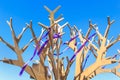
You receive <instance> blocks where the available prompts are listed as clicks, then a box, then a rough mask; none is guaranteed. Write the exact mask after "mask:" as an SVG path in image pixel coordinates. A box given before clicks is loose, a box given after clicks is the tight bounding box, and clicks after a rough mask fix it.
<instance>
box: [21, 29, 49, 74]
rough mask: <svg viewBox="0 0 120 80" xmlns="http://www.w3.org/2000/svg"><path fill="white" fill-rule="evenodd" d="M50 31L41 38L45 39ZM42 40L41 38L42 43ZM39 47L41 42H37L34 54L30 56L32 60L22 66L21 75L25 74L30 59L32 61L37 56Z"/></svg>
mask: <svg viewBox="0 0 120 80" xmlns="http://www.w3.org/2000/svg"><path fill="white" fill-rule="evenodd" d="M49 32H50V30H49V31H48V32H47V33H46V34H45V35H44V36H42V38H41V39H40V40H42V39H44V38H45V37H46V36H47V35H48V34H49ZM40 40H39V43H40ZM38 47H39V44H37V46H36V48H35V50H34V53H33V56H32V57H31V58H30V60H28V61H27V62H26V63H25V64H24V65H23V67H22V69H21V71H20V73H19V76H21V75H22V74H23V72H24V70H25V68H26V67H27V65H28V63H29V62H30V61H32V60H33V58H34V57H35V55H36V52H37V49H38Z"/></svg>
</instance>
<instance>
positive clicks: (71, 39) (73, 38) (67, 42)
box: [63, 35, 79, 44]
mask: <svg viewBox="0 0 120 80" xmlns="http://www.w3.org/2000/svg"><path fill="white" fill-rule="evenodd" d="M78 36H79V35H76V36H74V37H73V38H71V39H70V40H69V41H68V42H67V43H70V42H71V41H73V40H74V39H76V38H77V37H78ZM67 43H66V42H65V43H63V44H67Z"/></svg>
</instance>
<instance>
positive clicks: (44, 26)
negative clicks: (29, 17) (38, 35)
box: [38, 22, 48, 30]
mask: <svg viewBox="0 0 120 80" xmlns="http://www.w3.org/2000/svg"><path fill="white" fill-rule="evenodd" d="M38 25H40V26H42V27H43V28H44V29H46V30H48V27H47V26H46V25H44V24H42V23H40V22H38Z"/></svg>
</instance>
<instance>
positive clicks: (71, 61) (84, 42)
mask: <svg viewBox="0 0 120 80" xmlns="http://www.w3.org/2000/svg"><path fill="white" fill-rule="evenodd" d="M95 34H96V33H94V34H93V35H91V36H90V37H89V38H88V39H87V40H86V41H85V42H84V44H83V45H82V46H81V47H80V48H79V49H78V50H77V52H75V53H74V55H73V56H72V58H71V59H70V62H72V60H73V59H74V58H75V57H76V55H77V54H78V53H79V52H80V51H81V49H82V48H83V47H84V46H85V45H86V43H87V42H88V40H89V39H90V38H92V37H93V36H95Z"/></svg>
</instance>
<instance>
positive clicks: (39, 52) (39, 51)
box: [37, 40, 49, 56]
mask: <svg viewBox="0 0 120 80" xmlns="http://www.w3.org/2000/svg"><path fill="white" fill-rule="evenodd" d="M48 41H49V40H46V41H45V42H44V44H43V45H42V46H41V48H40V49H39V50H38V53H37V55H38V56H40V54H41V52H42V50H43V48H44V47H45V45H46V44H47V43H48Z"/></svg>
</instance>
